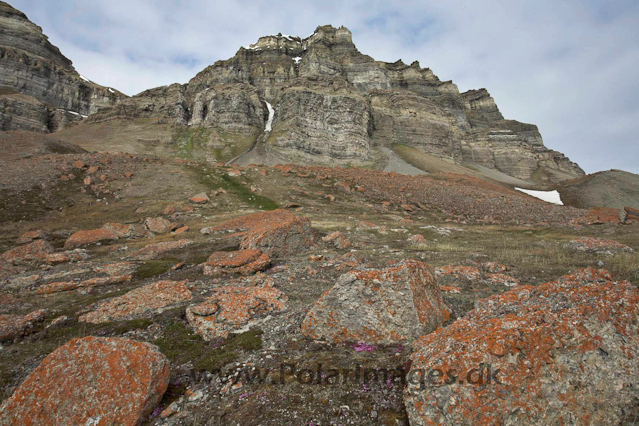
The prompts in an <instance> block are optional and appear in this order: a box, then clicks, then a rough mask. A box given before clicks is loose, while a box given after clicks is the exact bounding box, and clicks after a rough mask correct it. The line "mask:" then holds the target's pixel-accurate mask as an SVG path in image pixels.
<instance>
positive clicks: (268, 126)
mask: <svg viewBox="0 0 639 426" xmlns="http://www.w3.org/2000/svg"><path fill="white" fill-rule="evenodd" d="M264 102H266V101H264ZM266 108H267V109H268V120H267V121H266V127H264V131H265V132H270V131H271V130H272V126H273V117H275V109H273V106H272V105H271V104H269V103H268V102H266Z"/></svg>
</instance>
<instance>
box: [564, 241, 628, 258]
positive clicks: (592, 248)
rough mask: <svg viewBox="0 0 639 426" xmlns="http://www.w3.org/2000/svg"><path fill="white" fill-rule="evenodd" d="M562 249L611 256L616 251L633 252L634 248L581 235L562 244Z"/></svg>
mask: <svg viewBox="0 0 639 426" xmlns="http://www.w3.org/2000/svg"><path fill="white" fill-rule="evenodd" d="M563 247H564V249H566V250H570V251H574V252H578V253H596V254H603V255H606V256H611V255H613V254H617V253H624V252H626V253H634V250H633V249H632V248H630V247H628V246H626V245H624V244H621V243H618V242H617V241H612V240H604V239H601V238H594V237H582V238H577V239H575V240H572V241H569V242H567V243H566V244H564V246H563Z"/></svg>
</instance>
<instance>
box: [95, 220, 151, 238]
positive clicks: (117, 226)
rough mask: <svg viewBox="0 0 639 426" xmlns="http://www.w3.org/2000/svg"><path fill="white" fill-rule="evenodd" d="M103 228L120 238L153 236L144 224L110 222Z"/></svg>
mask: <svg viewBox="0 0 639 426" xmlns="http://www.w3.org/2000/svg"><path fill="white" fill-rule="evenodd" d="M102 229H103V230H105V231H107V232H109V233H111V234H113V235H115V236H116V237H118V238H145V237H152V236H153V234H151V233H150V232H149V231H147V230H146V228H145V227H144V226H143V225H138V224H125V223H115V222H109V223H105V224H104V225H103V226H102Z"/></svg>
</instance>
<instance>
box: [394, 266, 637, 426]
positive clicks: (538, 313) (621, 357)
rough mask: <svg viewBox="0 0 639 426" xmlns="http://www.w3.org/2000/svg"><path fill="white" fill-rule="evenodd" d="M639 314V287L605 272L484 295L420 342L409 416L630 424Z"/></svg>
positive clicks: (444, 420) (449, 421)
mask: <svg viewBox="0 0 639 426" xmlns="http://www.w3.org/2000/svg"><path fill="white" fill-rule="evenodd" d="M638 315H639V292H638V291H637V289H636V288H635V287H634V286H633V285H632V284H630V283H628V282H626V281H620V282H615V281H613V280H612V276H611V275H610V274H609V273H608V272H607V271H605V270H593V269H586V270H581V271H579V272H578V273H576V274H574V275H567V276H564V277H563V278H561V279H560V280H558V281H553V282H550V283H546V284H542V285H540V286H537V287H533V286H519V287H516V288H515V289H514V290H512V291H509V292H507V293H503V294H500V295H495V296H491V297H489V298H487V299H483V300H479V301H478V302H477V306H476V308H475V309H474V310H472V311H471V312H469V313H468V314H467V315H466V316H464V317H463V318H460V319H458V320H457V321H456V322H454V323H453V324H451V325H449V326H448V327H446V328H443V329H440V330H437V331H436V332H435V333H432V334H429V335H426V336H423V337H422V338H421V339H420V340H419V341H418V342H417V344H416V345H415V347H414V352H413V355H412V365H411V371H410V372H409V375H408V377H409V378H411V377H412V379H411V380H409V386H408V388H407V389H406V390H405V393H404V400H405V405H406V409H407V411H408V416H409V419H410V423H411V424H412V425H433V424H442V425H454V424H513V425H514V424H535V425H548V424H622V423H623V422H624V420H626V421H628V420H630V419H629V418H624V416H627V415H631V414H632V413H636V408H637V407H636V403H637V400H636V398H637V388H636V384H637V382H638V381H639V323H638V321H637V318H638ZM474 369H476V370H474ZM429 372H435V373H430V375H429ZM421 378H423V379H424V386H422V385H421V384H420V383H419V382H420V379H421ZM469 380H470V382H471V383H468V381H469ZM593 392H595V394H596V396H593ZM633 410H635V411H633Z"/></svg>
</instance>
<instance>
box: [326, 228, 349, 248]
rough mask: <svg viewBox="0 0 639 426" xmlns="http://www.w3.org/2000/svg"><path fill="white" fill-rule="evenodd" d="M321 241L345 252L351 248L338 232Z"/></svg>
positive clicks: (346, 239)
mask: <svg viewBox="0 0 639 426" xmlns="http://www.w3.org/2000/svg"><path fill="white" fill-rule="evenodd" d="M322 241H323V242H325V243H329V244H332V245H333V246H335V248H338V249H342V250H346V249H347V248H349V247H350V246H351V242H350V241H349V240H348V238H346V237H345V236H344V234H342V233H341V232H340V231H335V232H333V233H330V234H328V235H327V236H325V237H324V238H322Z"/></svg>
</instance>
